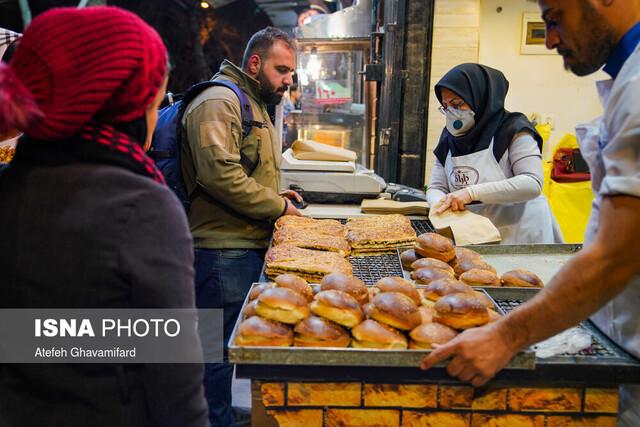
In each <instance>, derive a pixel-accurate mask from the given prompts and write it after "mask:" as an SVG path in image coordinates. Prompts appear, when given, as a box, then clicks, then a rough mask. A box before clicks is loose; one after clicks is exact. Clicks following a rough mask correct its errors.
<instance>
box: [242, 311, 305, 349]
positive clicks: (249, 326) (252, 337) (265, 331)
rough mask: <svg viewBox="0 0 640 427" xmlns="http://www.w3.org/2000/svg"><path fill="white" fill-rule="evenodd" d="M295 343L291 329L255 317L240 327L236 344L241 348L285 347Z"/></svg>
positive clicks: (278, 323)
mask: <svg viewBox="0 0 640 427" xmlns="http://www.w3.org/2000/svg"><path fill="white" fill-rule="evenodd" d="M292 342H293V332H292V331H291V328H289V327H288V326H286V325H284V324H282V323H280V322H274V321H272V320H267V319H263V318H262V317H259V316H253V317H250V318H248V319H247V320H245V321H244V322H242V323H241V324H240V326H238V332H237V334H236V344H237V345H240V346H256V345H257V346H284V347H288V346H290V345H291V344H292Z"/></svg>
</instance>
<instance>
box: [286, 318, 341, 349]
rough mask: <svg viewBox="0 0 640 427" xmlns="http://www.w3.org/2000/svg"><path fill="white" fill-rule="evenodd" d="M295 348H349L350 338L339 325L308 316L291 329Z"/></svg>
mask: <svg viewBox="0 0 640 427" xmlns="http://www.w3.org/2000/svg"><path fill="white" fill-rule="evenodd" d="M293 331H294V332H295V335H294V337H293V345H295V346H297V347H349V343H350V342H351V336H350V335H349V333H348V332H347V331H346V330H345V329H344V328H343V327H342V326H340V325H337V324H335V323H333V322H331V321H329V320H326V319H323V318H322V317H317V316H309V317H307V318H306V319H304V320H301V321H300V322H298V324H297V325H296V327H295V328H294V329H293Z"/></svg>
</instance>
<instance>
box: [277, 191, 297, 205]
mask: <svg viewBox="0 0 640 427" xmlns="http://www.w3.org/2000/svg"><path fill="white" fill-rule="evenodd" d="M280 195H281V196H282V197H284V198H285V199H289V200H295V201H296V202H298V203H301V202H302V196H301V195H300V194H298V192H297V191H293V190H284V191H283V192H281V193H280Z"/></svg>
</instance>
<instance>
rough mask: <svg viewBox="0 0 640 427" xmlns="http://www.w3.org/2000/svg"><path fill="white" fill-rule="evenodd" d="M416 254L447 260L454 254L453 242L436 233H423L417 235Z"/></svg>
mask: <svg viewBox="0 0 640 427" xmlns="http://www.w3.org/2000/svg"><path fill="white" fill-rule="evenodd" d="M414 249H415V251H416V254H418V255H420V256H421V257H424V258H435V259H439V260H440V261H444V262H449V261H451V260H452V259H453V258H455V256H456V252H455V249H454V246H453V242H452V241H451V240H449V239H447V238H446V237H444V236H441V235H439V234H438V233H424V234H421V235H419V236H418V238H417V240H416V244H415V248H414Z"/></svg>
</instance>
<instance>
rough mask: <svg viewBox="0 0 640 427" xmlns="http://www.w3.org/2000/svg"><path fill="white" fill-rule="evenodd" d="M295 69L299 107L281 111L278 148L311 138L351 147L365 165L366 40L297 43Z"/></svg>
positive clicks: (341, 146)
mask: <svg viewBox="0 0 640 427" xmlns="http://www.w3.org/2000/svg"><path fill="white" fill-rule="evenodd" d="M299 47H300V51H299V54H298V64H297V75H298V87H299V90H300V94H301V99H300V104H301V109H300V110H294V111H292V112H290V113H289V114H288V115H287V117H285V124H286V129H287V131H286V134H285V138H284V141H283V148H284V149H286V148H288V147H290V146H291V144H292V143H293V141H295V140H296V139H303V140H313V141H317V142H320V143H323V144H328V145H332V146H336V147H340V148H346V149H348V150H352V151H354V152H355V153H356V155H357V163H359V164H361V165H363V166H365V167H369V166H370V165H369V157H370V156H369V154H368V153H369V149H370V147H369V143H368V141H367V138H366V131H365V108H364V89H363V77H362V75H361V73H360V71H361V70H362V69H363V66H364V61H365V58H366V55H367V52H366V49H367V48H368V45H367V44H366V43H349V44H342V46H336V45H331V43H318V44H302V45H301V46H299Z"/></svg>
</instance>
